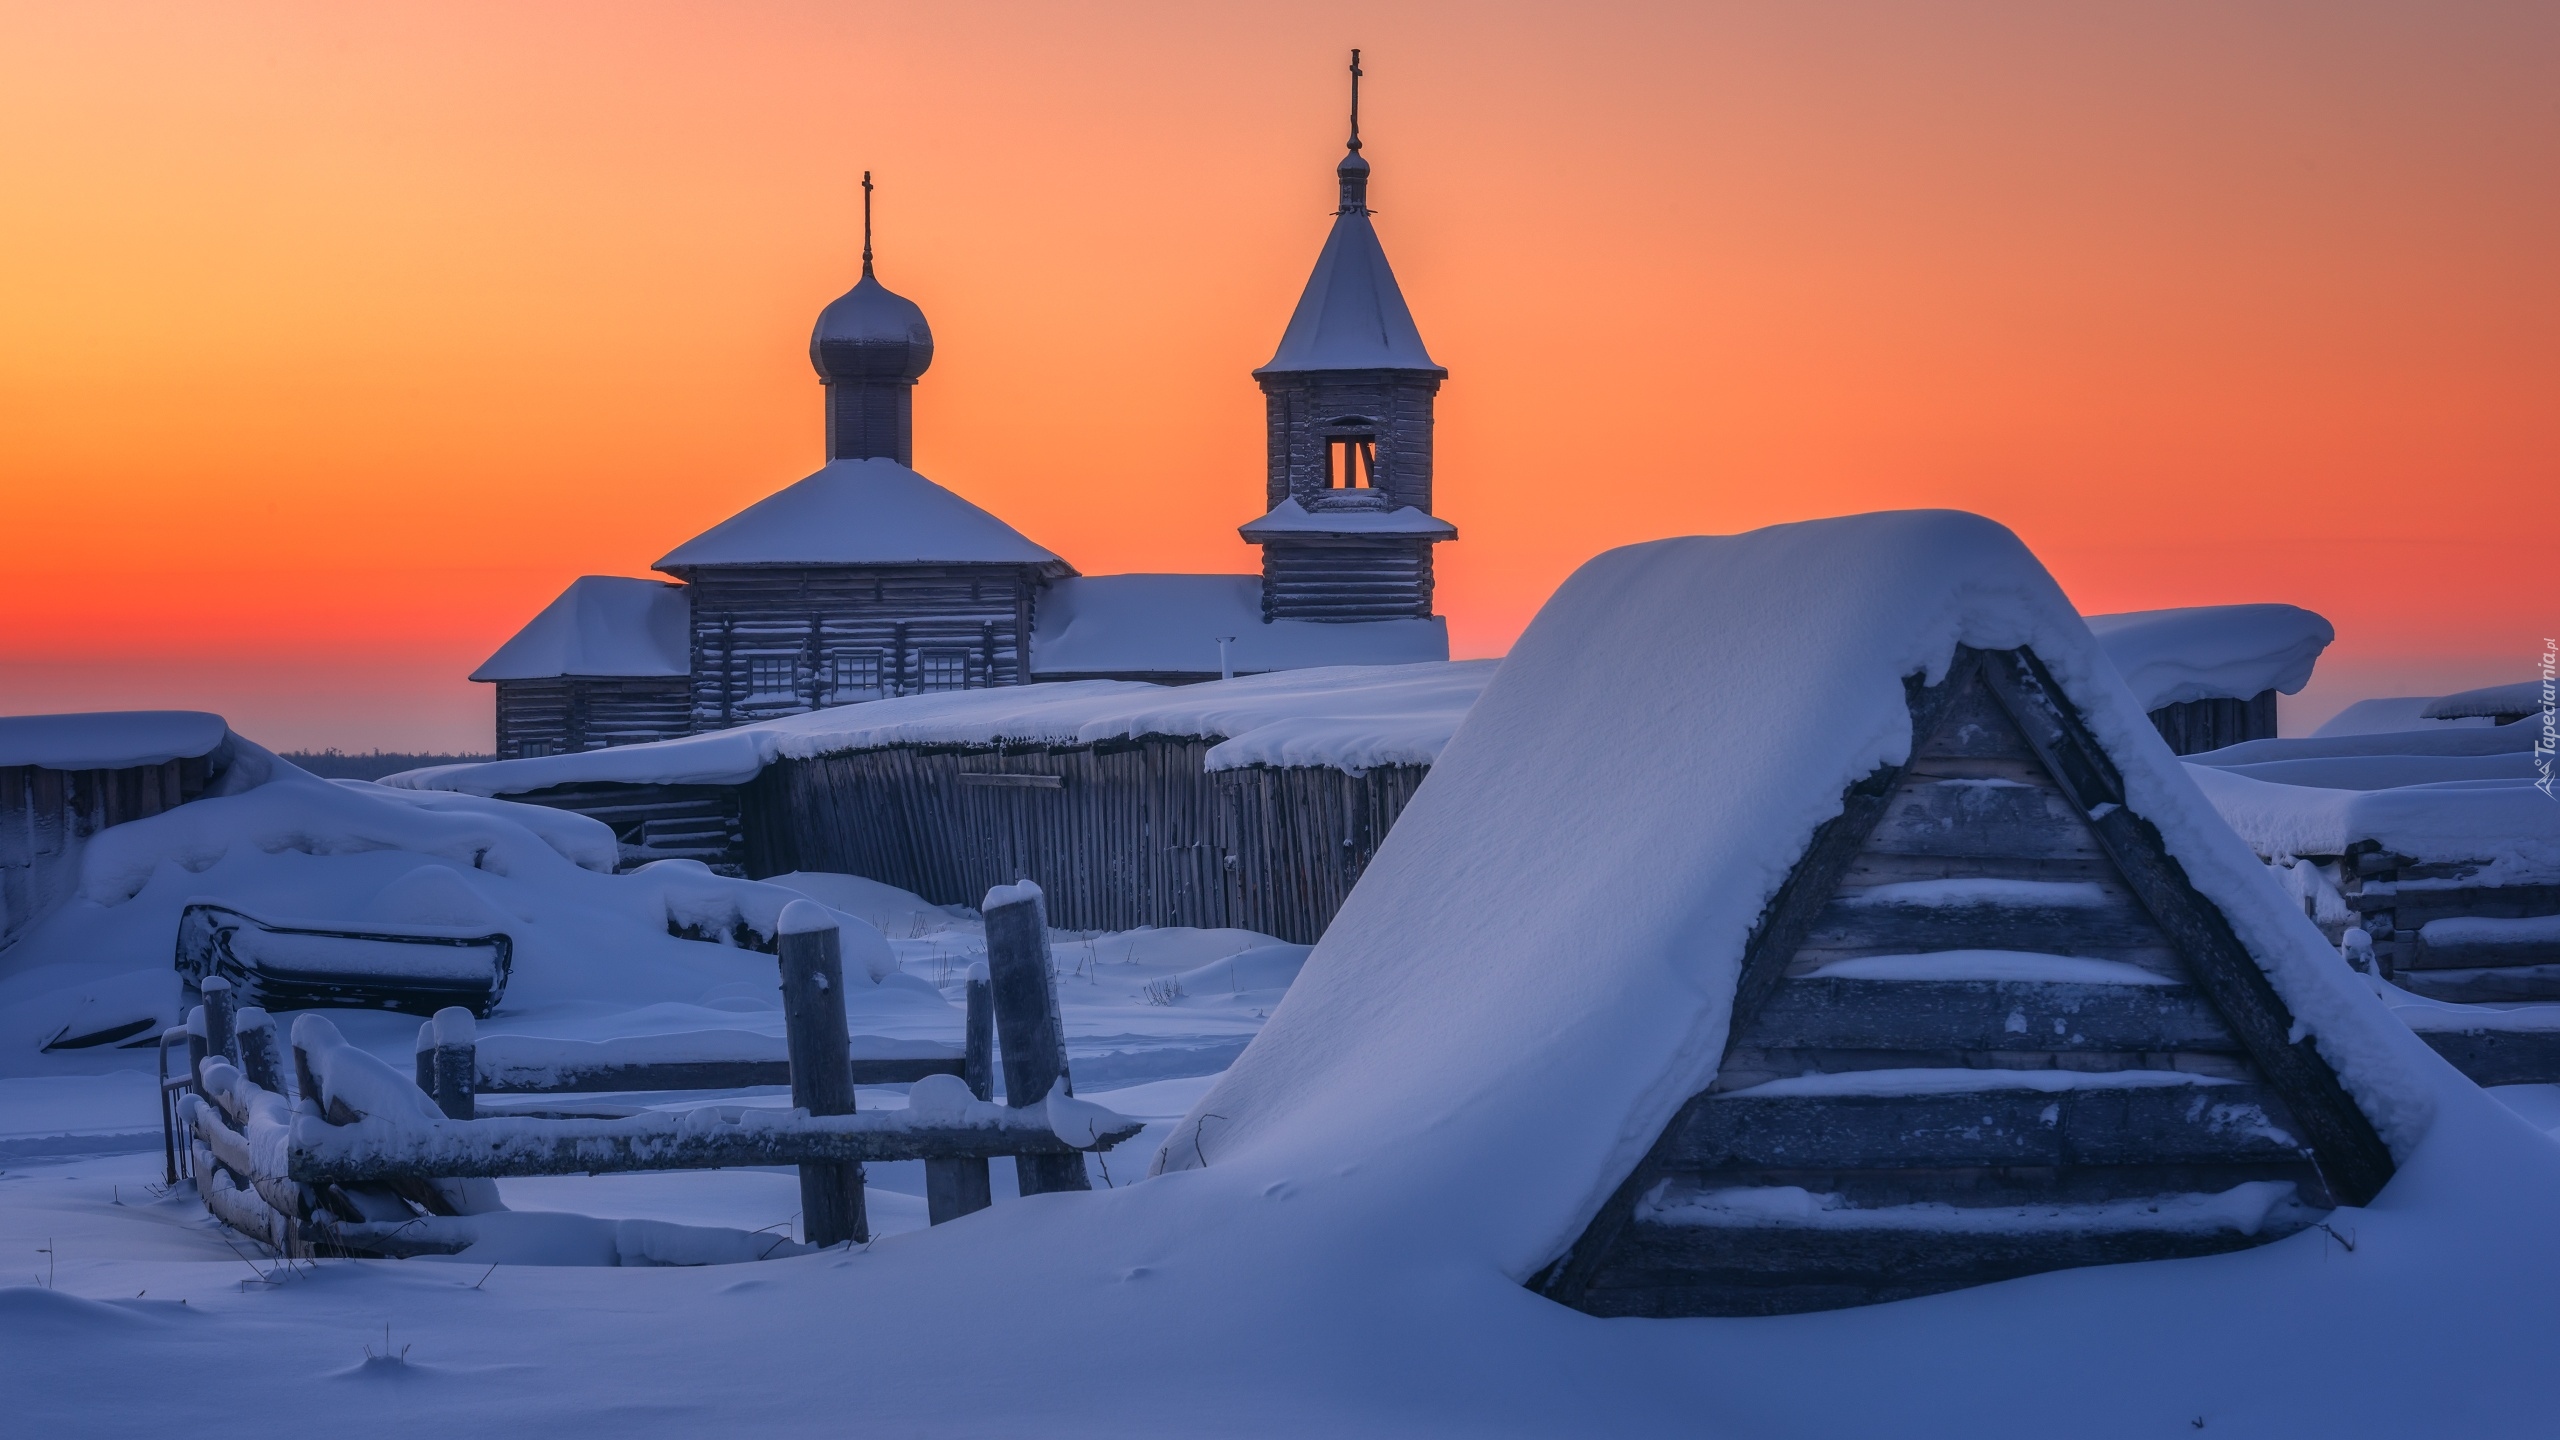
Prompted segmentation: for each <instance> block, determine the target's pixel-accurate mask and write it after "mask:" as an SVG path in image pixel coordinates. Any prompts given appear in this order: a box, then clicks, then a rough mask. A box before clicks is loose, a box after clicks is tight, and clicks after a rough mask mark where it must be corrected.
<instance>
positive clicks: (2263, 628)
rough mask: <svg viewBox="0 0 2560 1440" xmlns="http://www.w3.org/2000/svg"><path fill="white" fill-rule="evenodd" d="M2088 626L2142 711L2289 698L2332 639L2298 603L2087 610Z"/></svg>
mask: <svg viewBox="0 0 2560 1440" xmlns="http://www.w3.org/2000/svg"><path fill="white" fill-rule="evenodd" d="M2089 629H2090V631H2091V633H2093V634H2095V635H2096V636H2097V637H2098V644H2099V645H2100V646H2102V647H2104V648H2105V650H2106V652H2107V658H2108V659H2110V660H2113V661H2114V662H2115V665H2116V670H2117V672H2118V673H2120V674H2122V675H2123V676H2124V683H2125V684H2126V686H2127V687H2129V688H2130V689H2131V690H2132V691H2133V693H2134V697H2135V698H2136V699H2138V700H2140V701H2141V702H2142V708H2143V709H2145V710H2157V709H2159V708H2160V707H2162V706H2164V705H2183V704H2185V703H2186V702H2187V701H2190V700H2246V699H2249V698H2250V697H2252V696H2254V695H2257V694H2259V693H2260V692H2262V691H2267V690H2274V691H2278V692H2280V693H2282V694H2286V695H2292V694H2295V693H2297V692H2299V691H2300V690H2301V689H2302V687H2303V686H2305V685H2307V684H2309V683H2311V667H2312V665H2313V664H2315V663H2316V662H2317V661H2318V660H2319V659H2320V652H2321V651H2323V650H2326V649H2328V648H2329V642H2330V641H2332V640H2335V639H2337V638H2338V632H2337V631H2336V630H2335V629H2334V628H2332V627H2331V625H2330V624H2329V622H2328V621H2326V620H2324V619H2322V618H2321V617H2319V616H2318V615H2315V614H2313V613H2312V612H2310V611H2308V610H2305V609H2303V608H2302V607H2300V606H2298V605H2191V606H2187V607H2184V608H2182V609H2176V610H2130V611H2126V612H2125V613H2123V614H2119V615H2092V616H2090V617H2089Z"/></svg>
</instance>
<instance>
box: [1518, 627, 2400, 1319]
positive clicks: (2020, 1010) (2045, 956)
mask: <svg viewBox="0 0 2560 1440" xmlns="http://www.w3.org/2000/svg"><path fill="white" fill-rule="evenodd" d="M1909 688H1910V709H1911V733H1912V736H1913V750H1912V755H1911V758H1910V760H1909V761H1908V762H1907V763H1905V764H1903V765H1900V766H1898V767H1888V768H1887V769H1885V770H1881V771H1879V772H1877V773H1876V774H1874V775H1872V776H1870V777H1869V778H1867V779H1866V780H1863V781H1861V782H1859V783H1858V784H1856V785H1854V786H1852V787H1850V789H1849V790H1848V792H1847V793H1846V794H1845V795H1844V796H1843V798H1842V812H1841V814H1840V815H1839V817H1838V818H1837V819H1835V820H1833V821H1831V822H1830V823H1829V824H1828V825H1826V826H1825V827H1823V829H1822V830H1821V831H1820V832H1819V833H1818V834H1817V835H1816V836H1815V838H1814V840H1813V842H1812V844H1811V846H1810V847H1809V848H1808V849H1807V850H1806V851H1805V853H1804V854H1803V856H1802V857H1801V858H1800V859H1798V860H1797V861H1796V863H1795V866H1794V869H1793V872H1792V874H1791V875H1790V876H1789V878H1788V879H1787V881H1786V883H1785V884H1784V886H1783V887H1782V888H1781V889H1780V890H1779V892H1778V893H1777V895H1776V897H1775V898H1774V899H1773V900H1772V901H1771V902H1770V904H1769V906H1768V908H1767V910H1766V911H1765V912H1764V913H1763V915H1762V916H1761V918H1760V921H1759V923H1758V925H1756V926H1755V927H1754V929H1753V932H1752V938H1751V941H1750V943H1749V945H1748V947H1747V949H1746V950H1745V953H1744V958H1743V964H1742V971H1741V978H1740V981H1739V983H1738V984H1737V986H1736V988H1735V994H1734V997H1733V1009H1732V1019H1731V1023H1730V1028H1729V1031H1728V1034H1729V1037H1730V1038H1729V1039H1728V1041H1727V1043H1726V1046H1725V1050H1724V1058H1723V1061H1722V1064H1721V1065H1720V1066H1719V1067H1718V1069H1717V1071H1716V1075H1715V1079H1714V1081H1713V1083H1711V1084H1709V1085H1708V1086H1707V1087H1706V1089H1704V1090H1703V1091H1701V1092H1699V1093H1698V1094H1697V1095H1696V1096H1694V1097H1692V1098H1691V1099H1690V1100H1689V1102H1688V1103H1687V1104H1686V1105H1685V1106H1683V1107H1681V1109H1680V1110H1679V1112H1678V1114H1677V1115H1676V1116H1675V1117H1674V1118H1673V1119H1672V1121H1671V1123H1670V1124H1669V1125H1668V1126H1666V1127H1665V1128H1664V1129H1663V1130H1662V1132H1661V1134H1660V1136H1659V1137H1658V1138H1657V1139H1656V1140H1655V1141H1654V1143H1653V1146H1652V1149H1651V1151H1650V1152H1649V1153H1648V1154H1647V1155H1646V1156H1645V1157H1644V1159H1643V1161H1642V1163H1641V1164H1639V1165H1638V1166H1637V1167H1636V1169H1635V1171H1634V1173H1633V1174H1631V1175H1629V1176H1628V1177H1627V1179H1626V1181H1625V1183H1623V1184H1622V1185H1621V1186H1619V1188H1618V1190H1617V1192H1616V1194H1615V1196H1614V1197H1613V1198H1612V1199H1611V1200H1610V1201H1609V1203H1608V1204H1607V1205H1606V1206H1604V1207H1603V1208H1602V1210H1601V1211H1600V1213H1599V1215H1598V1216H1597V1217H1596V1218H1594V1219H1593V1220H1592V1221H1591V1223H1590V1225H1589V1226H1588V1228H1586V1229H1585V1230H1584V1232H1583V1233H1582V1236H1581V1238H1580V1239H1579V1240H1578V1241H1577V1242H1576V1243H1575V1244H1574V1246H1573V1248H1572V1249H1571V1251H1570V1252H1569V1253H1568V1254H1567V1255H1566V1256H1565V1257H1564V1258H1563V1259H1561V1260H1560V1261H1558V1262H1557V1263H1556V1265H1555V1266H1554V1267H1553V1268H1552V1269H1550V1270H1549V1271H1547V1272H1546V1273H1545V1274H1544V1275H1543V1276H1542V1277H1541V1279H1540V1281H1539V1282H1538V1288H1539V1289H1540V1290H1541V1291H1542V1292H1543V1293H1545V1294H1547V1295H1548V1296H1550V1297H1552V1298H1554V1299H1557V1300H1561V1301H1563V1302H1564V1303H1566V1304H1568V1305H1572V1306H1574V1307H1575V1308H1577V1309H1580V1310H1584V1311H1588V1312H1590V1313H1592V1314H1597V1315H1656V1316H1675V1315H1760V1314H1778V1313H1786V1312H1791V1311H1803V1310H1822V1309H1832V1308H1836V1307H1840V1306H1846V1305H1861V1304H1870V1303H1874V1302H1877V1301H1884V1300H1894V1299H1901V1298H1905V1297H1909V1296H1915V1295H1926V1294H1930V1293H1933V1292H1936V1291H1941V1290H1950V1289H1955V1288H1959V1287H1962V1286H1966V1285H1976V1284H1982V1283H1985V1282H1987V1281H1992V1280H2001V1279H2007V1278H2010V1277H2013V1276H2018V1275H2025V1274H2030V1273H2033V1272H2036V1271H2040V1270H2053V1269H2060V1268H2064V1267H2069V1266H2077V1265H2098V1264H2111V1263H2116V1262H2120V1261H2129V1260H2154V1259H2165V1258H2170V1257H2175V1256H2182V1255H2199V1254H2209V1253H2213V1252H2216V1251H2223V1250H2232V1249H2238V1248H2241V1247H2244V1246H2248V1245H2254V1244H2261V1243H2264V1242H2266V1241H2268V1240H2272V1239H2276V1238H2279V1237H2281V1236H2283V1235H2287V1234H2291V1233H2293V1232H2294V1231H2297V1230H2300V1229H2302V1228H2303V1227H2305V1226H2306V1225H2309V1224H2311V1223H2313V1222H2314V1221H2316V1220H2317V1219H2318V1218H2319V1217H2320V1215H2321V1214H2322V1213H2324V1212H2325V1211H2326V1210H2328V1209H2329V1208H2331V1207H2333V1206H2335V1205H2340V1204H2362V1203H2364V1202H2365V1201H2367V1200H2370V1199H2371V1198H2372V1197H2373V1195H2374V1193H2375V1192H2376V1191H2378V1190H2380V1189H2381V1187H2382V1184H2383V1182H2384V1181H2385V1180H2387V1179H2389V1178H2390V1176H2391V1173H2392V1160H2391V1156H2390V1153H2389V1151H2388V1150H2387V1149H2385V1148H2384V1146H2383V1143H2382V1141H2381V1139H2380V1137H2379V1136H2378V1135H2377V1133H2376V1131H2375V1129H2374V1127H2373V1125H2372V1123H2371V1122H2370V1121H2369V1120H2368V1119H2367V1118H2366V1116H2365V1115H2364V1113H2363V1112H2362V1111H2360V1110H2359V1109H2358V1108H2357V1106H2356V1104H2355V1102H2354V1101H2353V1100H2352V1099H2351V1098H2350V1097H2349V1095H2348V1093H2347V1091H2346V1090H2345V1088H2344V1087H2343V1086H2342V1085H2341V1084H2340V1082H2339V1080H2338V1077H2337V1075H2336V1074H2335V1073H2334V1072H2333V1071H2332V1070H2331V1068H2330V1066H2329V1065H2328V1064H2327V1063H2326V1062H2325V1061H2323V1060H2322V1059H2321V1057H2320V1054H2319V1052H2318V1051H2317V1050H2316V1049H2315V1048H2314V1047H2313V1046H2311V1045H2309V1044H2307V1043H2302V1042H2301V1040H2300V1037H2299V1036H2298V1035H2297V1034H2296V1033H2295V1026H2294V1018H2293V1016H2292V1015H2291V1014H2290V1013H2289V1012H2288V1011H2287V1009H2286V1007H2285V1005H2284V1003H2283V1001H2282V1000H2281V999H2279V998H2278V996H2277V994H2276V991H2275V989H2274V988H2273V986H2271V985H2270V983H2269V981H2268V979H2267V976H2266V975H2265V973H2264V972H2263V971H2262V970H2261V969H2260V967H2259V965H2258V963H2257V962H2256V961H2255V960H2254V959H2253V958H2252V957H2251V955H2250V953H2249V952H2248V950H2247V949H2245V948H2244V947H2243V946H2242V945H2241V943H2240V941H2239V940H2238V938H2237V937H2236V935H2235V934H2234V932H2233V929H2232V926H2231V924H2230V923H2229V921H2228V920H2227V919H2226V917H2225V916H2224V915H2223V913H2222V912H2221V911H2220V910H2219V909H2217V908H2216V907H2215V906H2214V904H2213V903H2212V902H2211V901H2209V900H2207V899H2205V898H2204V897H2203V896H2202V895H2200V894H2199V893H2197V891H2196V889H2195V887H2194V886H2193V885H2191V884H2190V883H2189V882H2188V880H2187V877H2186V874H2185V872H2184V871H2183V870H2182V869H2181V868H2180V866H2179V864H2178V862H2177V861H2176V860H2175V859H2174V858H2172V857H2171V856H2170V855H2169V853H2168V852H2167V850H2166V849H2165V848H2164V846H2163V844H2162V841H2161V837H2160V833H2159V831H2158V830H2157V829H2155V828H2154V827H2153V826H2152V825H2151V824H2150V823H2149V822H2148V821H2147V820H2146V819H2145V818H2144V817H2143V816H2141V815H2139V814H2137V813H2135V812H2134V811H2133V810H2131V809H2129V808H2127V806H2126V803H2125V802H2126V795H2125V786H2124V783H2123V780H2122V777H2121V776H2120V775H2119V773H2118V771H2117V767H2116V763H2115V761H2114V760H2113V759H2112V758H2111V757H2110V756H2109V755H2108V753H2107V752H2106V750H2105V749H2104V748H2103V747H2102V746H2101V745H2099V744H2098V742H2097V741H2096V739H2095V738H2094V737H2093V736H2092V735H2091V733H2090V732H2089V730H2088V729H2087V728H2086V726H2084V724H2083V723H2082V722H2081V719H2080V716H2079V712H2078V711H2077V710H2076V709H2075V707H2074V705H2073V703H2072V701H2071V699H2070V697H2069V696H2067V695H2066V694H2065V693H2064V692H2063V690H2062V688H2061V686H2060V685H2058V684H2057V683H2056V682H2055V680H2054V679H2053V677H2052V676H2051V675H2050V674H2049V673H2048V672H2047V671H2046V670H2045V668H2044V667H2043V665H2041V664H2040V663H2039V662H2038V660H2037V658H2036V656H2035V655H2034V653H2033V652H2032V651H2030V650H2026V649H2018V650H2006V651H1990V652H1984V651H1977V650H1962V649H1960V650H1959V651H1958V653H1957V658H1956V662H1955V664H1954V666H1953V667H1952V669H1951V670H1950V672H1949V673H1948V674H1947V676H1946V678H1945V679H1944V680H1943V681H1941V682H1940V683H1938V684H1936V685H1928V686H1923V685H1920V684H1918V683H1916V682H1915V683H1913V684H1911V685H1910V687H1909Z"/></svg>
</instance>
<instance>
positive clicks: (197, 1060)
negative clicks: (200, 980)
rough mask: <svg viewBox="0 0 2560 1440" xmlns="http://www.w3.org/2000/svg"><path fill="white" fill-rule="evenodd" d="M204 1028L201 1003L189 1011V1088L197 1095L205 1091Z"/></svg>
mask: <svg viewBox="0 0 2560 1440" xmlns="http://www.w3.org/2000/svg"><path fill="white" fill-rule="evenodd" d="M204 1029H205V1015H204V1007H203V1006H201V1005H199V1006H197V1007H196V1008H194V1009H193V1010H190V1011H188V1012H187V1089H188V1091H189V1092H191V1093H193V1094H196V1095H202V1094H203V1093H204V1057H205V1054H206V1050H205V1044H204Z"/></svg>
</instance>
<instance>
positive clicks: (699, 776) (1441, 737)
mask: <svg viewBox="0 0 2560 1440" xmlns="http://www.w3.org/2000/svg"><path fill="white" fill-rule="evenodd" d="M1495 663H1496V662H1494V661H1490V660H1463V661H1455V662H1441V663H1437V664H1422V665H1345V666H1334V667H1328V668H1323V669H1311V670H1284V671H1278V672H1274V673H1272V674H1268V675H1249V676H1241V677H1239V678H1237V679H1234V680H1211V681H1206V682H1204V683H1202V684H1198V685H1179V686H1164V685H1149V684H1144V683H1141V682H1138V681H1130V680H1075V681H1065V682H1060V683H1054V684H1046V685H1002V686H995V687H992V688H989V689H984V690H954V691H946V692H943V693H940V694H931V695H905V696H900V697H897V698H895V699H889V700H871V701H866V702H864V703H862V704H859V705H842V706H838V707H836V708H834V709H831V710H813V711H810V712H808V713H806V714H801V715H787V716H784V717H782V718H780V719H777V720H763V721H758V722H757V723H755V724H752V725H740V726H738V727H736V728H735V729H730V730H715V731H711V732H709V733H707V734H702V735H687V736H684V737H682V738H680V739H675V740H660V741H656V742H654V743H651V744H646V745H618V746H615V747H613V748H611V749H608V750H590V751H587V752H585V753H583V754H577V755H544V756H537V757H533V758H529V759H523V760H494V761H485V762H482V763H479V764H474V765H439V766H433V767H430V768H428V769H424V770H411V771H407V772H404V773H402V774H399V775H394V776H390V777H388V778H387V779H385V780H384V781H383V782H382V783H383V784H386V785H394V786H399V787H402V788H405V789H413V790H452V791H460V792H463V793H466V794H473V795H521V794H525V793H528V792H530V791H534V790H542V789H547V788H549V787H551V786H554V785H569V784H627V785H740V784H744V783H746V782H747V781H749V780H752V779H754V778H755V776H756V774H757V772H758V771H760V770H762V769H763V768H764V767H765V766H766V765H768V764H771V763H772V762H773V761H775V760H777V759H806V758H809V757H811V756H815V755H831V754H839V753H842V752H846V751H853V750H878V749H885V748H887V747H890V746H894V745H1042V744H1045V745H1091V744H1095V743H1098V742H1101V741H1106V740H1122V739H1130V738H1134V737H1137V736H1141V735H1184V736H1200V737H1223V739H1222V743H1220V744H1219V745H1217V746H1215V747H1213V748H1212V749H1211V750H1210V751H1209V757H1208V764H1209V768H1210V769H1213V770H1217V769H1232V768H1240V767H1244V766H1251V765H1279V766H1294V765H1320V766H1327V767H1330V768H1333V769H1337V770H1348V771H1354V772H1357V771H1362V770H1367V769H1370V768H1372V767H1375V766H1379V765H1428V764H1430V763H1431V762H1432V760H1433V758H1434V757H1436V756H1437V755H1438V754H1439V753H1440V747H1441V746H1442V745H1444V744H1446V743H1447V742H1448V739H1449V736H1450V734H1451V733H1452V732H1453V731H1455V730H1456V729H1457V728H1458V723H1459V722H1460V721H1461V720H1463V719H1465V718H1466V713H1467V709H1468V707H1469V706H1471V705H1473V704H1474V703H1475V698H1476V694H1477V692H1478V691H1479V690H1481V689H1482V688H1483V687H1484V683H1485V681H1486V679H1487V678H1488V677H1489V676H1490V675H1491V674H1492V673H1493V667H1494V665H1495Z"/></svg>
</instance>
